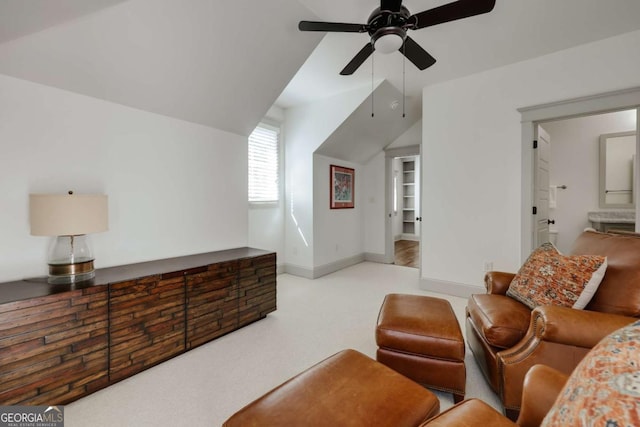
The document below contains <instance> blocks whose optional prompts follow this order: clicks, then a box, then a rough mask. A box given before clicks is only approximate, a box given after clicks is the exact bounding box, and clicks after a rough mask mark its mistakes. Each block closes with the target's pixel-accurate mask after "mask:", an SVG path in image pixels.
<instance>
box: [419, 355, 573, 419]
mask: <svg viewBox="0 0 640 427" xmlns="http://www.w3.org/2000/svg"><path fill="white" fill-rule="evenodd" d="M567 379H568V377H567V376H566V375H564V374H562V373H561V372H559V371H556V370H555V369H553V368H550V367H548V366H544V365H534V366H533V367H532V368H531V369H529V371H528V372H527V375H526V376H525V381H524V383H525V386H524V393H523V395H522V411H521V412H520V416H519V417H518V420H517V421H516V423H513V422H512V421H511V420H509V419H508V418H507V417H504V416H503V415H502V414H500V413H499V412H498V411H496V410H495V409H493V408H492V407H491V406H489V405H487V404H486V403H484V402H482V401H481V400H478V399H469V400H465V401H464V402H462V403H459V404H457V405H455V406H453V407H451V408H449V409H447V410H446V411H443V412H442V413H441V414H440V415H437V416H436V417H434V418H432V419H430V420H427V421H425V422H424V423H423V424H422V425H421V426H420V427H440V426H442V427H449V426H456V427H461V426H462V427H472V426H474V427H475V426H477V427H503V426H504V427H507V426H511V427H513V426H520V427H539V426H540V423H542V420H543V419H544V417H545V416H546V415H547V413H548V412H549V411H550V410H551V408H552V407H553V405H554V404H555V401H556V398H557V397H558V394H559V393H560V391H561V390H562V388H563V387H564V385H565V383H566V382H567Z"/></svg>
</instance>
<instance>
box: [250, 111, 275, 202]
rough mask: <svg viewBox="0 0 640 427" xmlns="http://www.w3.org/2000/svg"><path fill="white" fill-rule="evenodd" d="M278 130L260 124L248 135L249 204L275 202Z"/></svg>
mask: <svg viewBox="0 0 640 427" xmlns="http://www.w3.org/2000/svg"><path fill="white" fill-rule="evenodd" d="M279 134H280V130H279V129H278V128H276V127H273V126H269V125H265V124H264V123H260V124H259V125H258V127H257V128H255V130H254V131H253V132H252V133H251V135H249V202H250V203H264V202H277V201H278V200H279V198H280V191H279V162H278V159H279V155H278V153H279V149H278V146H279V144H278V139H279Z"/></svg>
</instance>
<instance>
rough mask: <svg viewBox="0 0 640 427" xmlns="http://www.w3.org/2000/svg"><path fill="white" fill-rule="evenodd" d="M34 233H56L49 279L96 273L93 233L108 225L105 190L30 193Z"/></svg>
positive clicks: (68, 280)
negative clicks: (101, 192) (91, 235)
mask: <svg viewBox="0 0 640 427" xmlns="http://www.w3.org/2000/svg"><path fill="white" fill-rule="evenodd" d="M29 206H30V207H29V216H30V223H31V235H33V236H54V239H52V241H51V244H50V246H49V253H48V263H49V279H48V280H49V283H77V282H82V281H85V280H90V279H92V278H93V277H95V270H94V267H93V261H94V256H93V251H92V249H91V245H90V242H89V236H87V234H89V233H99V232H101V231H106V230H107V229H108V208H107V196H106V195H104V194H73V191H69V192H68V194H30V195H29Z"/></svg>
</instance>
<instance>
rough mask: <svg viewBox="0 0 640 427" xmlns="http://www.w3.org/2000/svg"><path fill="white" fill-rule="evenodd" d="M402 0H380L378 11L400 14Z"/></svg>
mask: <svg viewBox="0 0 640 427" xmlns="http://www.w3.org/2000/svg"><path fill="white" fill-rule="evenodd" d="M401 6H402V0H380V10H388V11H390V12H400V7H401Z"/></svg>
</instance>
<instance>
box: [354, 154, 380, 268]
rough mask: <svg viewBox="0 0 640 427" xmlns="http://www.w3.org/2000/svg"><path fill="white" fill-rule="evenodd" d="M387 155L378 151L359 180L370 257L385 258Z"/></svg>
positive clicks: (365, 240)
mask: <svg viewBox="0 0 640 427" xmlns="http://www.w3.org/2000/svg"><path fill="white" fill-rule="evenodd" d="M385 161H386V158H385V155H384V151H381V152H380V153H378V154H377V155H376V156H375V157H374V158H373V159H371V160H370V161H369V162H368V163H367V164H366V165H363V167H362V172H361V176H362V179H360V180H359V182H360V184H361V185H362V187H360V188H362V189H363V190H362V193H363V198H362V206H363V207H364V208H363V209H362V211H361V212H362V216H363V218H364V230H363V234H364V251H365V254H366V256H367V258H368V259H370V260H379V261H382V260H383V259H384V251H385V246H384V244H385V241H384V239H385V234H384V232H385V228H384V227H385V221H386V200H385V182H384V180H385Z"/></svg>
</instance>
